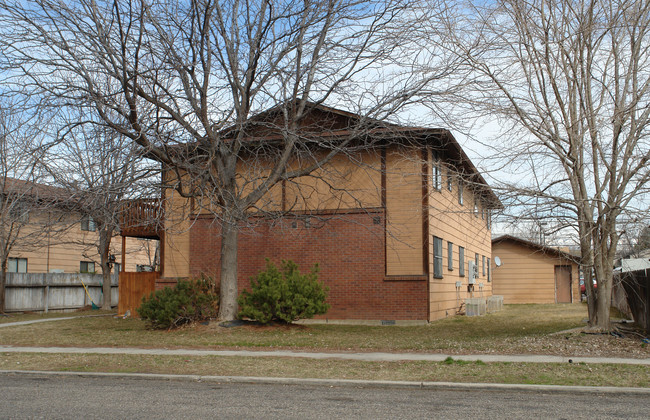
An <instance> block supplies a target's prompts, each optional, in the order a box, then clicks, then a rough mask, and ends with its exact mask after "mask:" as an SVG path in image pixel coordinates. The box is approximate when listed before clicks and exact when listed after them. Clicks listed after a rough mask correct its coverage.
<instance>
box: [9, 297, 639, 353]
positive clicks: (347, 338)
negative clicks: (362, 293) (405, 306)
mask: <svg viewBox="0 0 650 420" xmlns="http://www.w3.org/2000/svg"><path fill="white" fill-rule="evenodd" d="M93 312H96V311H93ZM586 316H587V311H586V307H585V306H584V305H507V306H506V307H505V309H504V310H503V311H501V312H499V313H495V314H489V315H486V316H482V317H460V316H459V317H451V318H447V319H444V320H440V321H436V322H432V323H430V324H428V325H422V326H409V327H402V326H390V327H379V326H377V327H370V326H350V325H332V324H321V325H289V326H286V325H283V326H274V327H260V326H243V327H236V328H223V327H220V326H219V325H218V323H216V322H212V323H210V324H209V325H194V326H191V327H185V328H181V329H179V330H173V331H152V330H147V329H146V328H145V324H144V322H142V321H140V320H137V319H121V318H112V317H102V318H79V319H71V320H65V321H57V322H52V323H40V324H32V325H25V326H19V327H6V328H3V329H2V330H1V331H0V338H1V341H0V343H2V344H5V345H23V346H78V347H98V346H100V347H143V348H155V347H166V348H200V349H201V348H203V349H238V348H248V349H251V348H252V349H256V348H259V349H293V350H306V351H388V352H429V353H447V354H469V353H485V354H491V353H503V354H553V355H574V356H618V357H650V346H644V345H642V343H641V342H640V340H626V339H620V338H615V337H611V336H595V335H585V334H580V333H566V334H559V335H558V334H554V335H551V334H552V333H555V332H558V331H564V330H568V329H571V328H576V327H581V326H584V325H585V324H584V319H585V318H586Z"/></svg>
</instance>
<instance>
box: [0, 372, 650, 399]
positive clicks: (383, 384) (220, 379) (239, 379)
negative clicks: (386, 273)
mask: <svg viewBox="0 0 650 420" xmlns="http://www.w3.org/2000/svg"><path fill="white" fill-rule="evenodd" d="M0 375H27V376H35V375H47V376H75V377H80V378H123V379H141V380H167V381H182V382H210V383H237V384H260V385H297V386H324V387H347V388H401V389H423V390H432V391H443V390H448V391H468V390H483V391H515V390H516V391H527V392H545V393H561V394H565V393H570V394H590V395H593V394H610V395H611V394H625V395H630V394H634V395H650V388H617V387H597V386H564V385H529V384H499V383H459V382H411V381H369V380H358V379H316V378H277V377H266V378H265V377H256V376H203V375H170V374H156V373H110V372H53V371H37V370H0Z"/></svg>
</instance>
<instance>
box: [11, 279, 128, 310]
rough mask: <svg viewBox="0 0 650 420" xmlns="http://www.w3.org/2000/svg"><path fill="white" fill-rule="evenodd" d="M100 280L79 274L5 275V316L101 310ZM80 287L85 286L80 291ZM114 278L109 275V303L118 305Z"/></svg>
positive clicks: (101, 280) (116, 285) (116, 280)
mask: <svg viewBox="0 0 650 420" xmlns="http://www.w3.org/2000/svg"><path fill="white" fill-rule="evenodd" d="M102 283H103V277H102V275H101V274H79V273H7V284H6V295H5V311H6V312H25V311H34V312H48V311H65V310H74V309H79V308H82V307H84V306H88V305H92V304H93V303H94V304H95V305H96V306H98V307H101V306H102V300H103V294H102ZM84 285H85V286H86V287H85V288H84ZM117 288H118V275H117V273H114V274H112V275H111V303H112V304H113V305H116V304H117V303H118V290H117Z"/></svg>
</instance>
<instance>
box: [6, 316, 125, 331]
mask: <svg viewBox="0 0 650 420" xmlns="http://www.w3.org/2000/svg"><path fill="white" fill-rule="evenodd" d="M98 316H115V314H112V313H110V314H100V315H79V316H64V317H60V318H45V319H32V320H31V321H17V322H3V323H0V328H4V327H15V326H18V325H29V324H38V323H40V322H52V321H65V320H66V319H76V318H93V317H98Z"/></svg>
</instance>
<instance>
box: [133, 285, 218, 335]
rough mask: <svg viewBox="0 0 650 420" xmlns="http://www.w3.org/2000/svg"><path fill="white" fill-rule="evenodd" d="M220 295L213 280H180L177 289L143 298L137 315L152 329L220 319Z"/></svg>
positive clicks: (159, 291)
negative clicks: (218, 317)
mask: <svg viewBox="0 0 650 420" xmlns="http://www.w3.org/2000/svg"><path fill="white" fill-rule="evenodd" d="M218 309H219V295H218V293H217V292H216V287H215V283H214V280H212V279H211V278H209V277H203V276H201V277H199V278H195V279H191V280H179V282H178V283H177V284H176V285H175V286H174V287H165V288H163V289H161V290H157V291H155V292H153V293H151V295H149V297H144V298H142V304H141V305H140V307H139V308H138V314H139V315H140V316H141V317H142V319H144V320H145V321H147V323H148V326H149V327H150V328H153V329H171V328H176V327H179V326H181V325H184V324H189V323H192V322H201V321H206V320H209V319H212V318H216V317H217V313H218Z"/></svg>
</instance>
